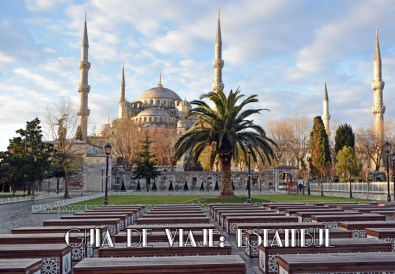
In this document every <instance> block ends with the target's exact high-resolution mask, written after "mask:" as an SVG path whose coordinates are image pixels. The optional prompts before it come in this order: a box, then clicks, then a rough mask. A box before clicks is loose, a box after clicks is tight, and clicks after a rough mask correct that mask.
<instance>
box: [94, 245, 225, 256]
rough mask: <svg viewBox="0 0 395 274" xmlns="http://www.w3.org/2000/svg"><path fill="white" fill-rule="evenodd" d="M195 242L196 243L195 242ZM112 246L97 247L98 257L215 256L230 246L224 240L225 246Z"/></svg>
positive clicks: (223, 252)
mask: <svg viewBox="0 0 395 274" xmlns="http://www.w3.org/2000/svg"><path fill="white" fill-rule="evenodd" d="M196 244H197V243H196ZM114 245H115V246H114V247H112V248H108V247H101V248H99V257H101V258H110V257H113V258H125V257H130V258H135V257H173V256H217V255H231V253H232V246H231V245H230V243H228V242H225V247H219V246H218V245H219V242H214V246H213V247H208V246H206V247H199V246H197V247H191V246H189V247H178V242H175V243H174V244H173V246H172V247H170V246H169V243H168V242H167V243H150V244H149V246H151V247H142V245H138V246H137V247H133V248H130V247H126V245H125V244H124V243H118V244H117V243H116V244H114Z"/></svg>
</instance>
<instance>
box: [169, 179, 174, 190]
mask: <svg viewBox="0 0 395 274" xmlns="http://www.w3.org/2000/svg"><path fill="white" fill-rule="evenodd" d="M171 190H174V188H173V182H172V181H170V185H169V191H171Z"/></svg>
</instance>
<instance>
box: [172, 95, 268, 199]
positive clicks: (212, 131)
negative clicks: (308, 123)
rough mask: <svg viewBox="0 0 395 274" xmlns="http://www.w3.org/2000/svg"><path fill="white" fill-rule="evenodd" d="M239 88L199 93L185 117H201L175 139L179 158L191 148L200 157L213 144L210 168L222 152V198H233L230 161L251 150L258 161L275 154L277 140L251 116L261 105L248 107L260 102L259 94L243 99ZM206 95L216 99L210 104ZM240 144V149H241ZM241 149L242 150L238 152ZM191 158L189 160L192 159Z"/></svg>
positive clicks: (242, 156) (177, 157)
mask: <svg viewBox="0 0 395 274" xmlns="http://www.w3.org/2000/svg"><path fill="white" fill-rule="evenodd" d="M242 97H244V95H241V94H240V90H239V89H237V90H236V92H233V91H232V90H231V91H230V92H229V95H228V96H227V95H226V94H225V93H224V92H223V91H221V90H219V91H218V92H210V93H208V94H204V95H202V96H200V100H195V101H192V102H191V104H192V105H196V106H197V107H196V108H193V109H191V110H190V111H189V112H188V113H187V114H186V115H185V118H189V117H191V116H197V117H199V121H198V122H196V123H195V124H194V125H193V127H192V128H191V129H189V130H188V131H187V132H186V133H185V134H184V135H183V136H182V137H181V138H180V139H179V140H178V141H177V143H176V145H175V148H176V154H175V158H176V160H180V159H181V157H182V155H184V154H185V153H187V152H189V151H191V156H192V157H191V158H192V159H194V161H197V160H198V159H199V156H200V154H201V153H202V152H203V151H204V150H205V148H206V147H208V146H212V151H211V155H210V159H211V161H210V165H211V168H210V169H211V170H212V167H213V166H214V162H215V160H216V157H217V156H219V162H220V164H221V172H222V186H221V195H220V196H219V198H233V197H235V195H234V194H233V189H232V181H231V161H232V159H233V160H234V161H235V160H236V159H239V158H244V160H245V162H247V152H248V151H250V152H251V156H252V160H253V161H254V162H256V161H257V159H258V158H261V159H262V160H263V159H264V158H266V159H267V160H268V161H269V162H271V159H272V158H273V157H274V152H273V150H272V148H271V146H270V145H275V143H274V142H273V141H272V140H271V139H270V138H268V137H267V135H266V133H265V131H264V130H263V128H262V127H260V126H258V125H255V124H254V123H253V120H251V119H250V116H251V115H253V114H259V113H260V112H261V111H262V109H246V110H243V108H244V107H246V106H247V105H248V104H251V103H256V102H258V99H256V97H257V95H252V96H250V97H248V98H247V99H245V100H243V101H242V102H241V103H240V104H237V103H238V101H239V100H240V99H241V98H242ZM203 99H209V100H210V101H211V102H213V103H214V105H215V108H211V107H210V106H209V105H208V103H206V102H205V101H203ZM239 148H240V150H239ZM239 151H241V153H240V152H239ZM191 158H189V159H188V161H190V159H191Z"/></svg>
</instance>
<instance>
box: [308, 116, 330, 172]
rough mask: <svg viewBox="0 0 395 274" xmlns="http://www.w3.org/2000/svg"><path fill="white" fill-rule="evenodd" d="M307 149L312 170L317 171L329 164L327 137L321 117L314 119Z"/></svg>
mask: <svg viewBox="0 0 395 274" xmlns="http://www.w3.org/2000/svg"><path fill="white" fill-rule="evenodd" d="M309 149H310V153H311V159H310V166H311V167H312V169H313V170H319V169H320V166H321V165H322V166H326V165H327V163H330V162H331V153H330V150H329V141H328V135H327V134H326V130H325V126H324V123H323V122H322V118H321V116H317V117H315V118H314V125H313V130H312V131H311V133H310V144H309Z"/></svg>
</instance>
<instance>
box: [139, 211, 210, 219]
mask: <svg viewBox="0 0 395 274" xmlns="http://www.w3.org/2000/svg"><path fill="white" fill-rule="evenodd" d="M166 212H167V211H166ZM174 217H176V218H188V217H197V218H206V217H207V216H206V214H204V213H189V214H188V213H185V214H171V213H166V214H144V215H143V216H142V218H174Z"/></svg>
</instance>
